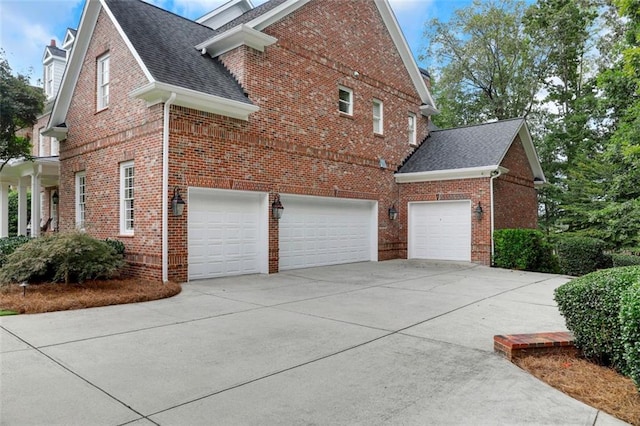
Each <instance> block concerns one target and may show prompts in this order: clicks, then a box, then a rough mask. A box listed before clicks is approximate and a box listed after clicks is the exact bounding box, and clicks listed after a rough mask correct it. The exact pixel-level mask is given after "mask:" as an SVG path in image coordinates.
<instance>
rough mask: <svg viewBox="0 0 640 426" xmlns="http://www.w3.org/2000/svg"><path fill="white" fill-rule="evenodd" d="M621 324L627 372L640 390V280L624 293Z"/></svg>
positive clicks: (621, 304)
mask: <svg viewBox="0 0 640 426" xmlns="http://www.w3.org/2000/svg"><path fill="white" fill-rule="evenodd" d="M620 325H621V327H622V330H621V332H622V345H623V348H624V360H625V362H626V368H627V372H628V375H629V377H631V379H633V382H634V383H635V384H636V386H637V388H638V391H640V280H638V281H637V282H636V283H635V284H634V285H632V286H631V287H629V288H628V289H627V291H625V292H624V293H623V294H622V299H621V301H620Z"/></svg>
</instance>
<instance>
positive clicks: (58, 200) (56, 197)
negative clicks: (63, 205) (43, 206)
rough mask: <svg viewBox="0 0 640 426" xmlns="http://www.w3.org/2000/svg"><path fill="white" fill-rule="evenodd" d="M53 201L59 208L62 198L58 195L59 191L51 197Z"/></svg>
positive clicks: (54, 192)
mask: <svg viewBox="0 0 640 426" xmlns="http://www.w3.org/2000/svg"><path fill="white" fill-rule="evenodd" d="M51 201H52V202H53V205H54V206H57V205H58V203H59V202H60V196H59V195H58V191H53V195H52V196H51Z"/></svg>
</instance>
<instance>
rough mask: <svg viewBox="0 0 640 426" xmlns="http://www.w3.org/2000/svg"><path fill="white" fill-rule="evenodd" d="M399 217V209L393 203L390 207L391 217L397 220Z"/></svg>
mask: <svg viewBox="0 0 640 426" xmlns="http://www.w3.org/2000/svg"><path fill="white" fill-rule="evenodd" d="M397 218H398V210H396V206H395V205H393V206H391V207H390V208H389V219H391V220H396V219H397Z"/></svg>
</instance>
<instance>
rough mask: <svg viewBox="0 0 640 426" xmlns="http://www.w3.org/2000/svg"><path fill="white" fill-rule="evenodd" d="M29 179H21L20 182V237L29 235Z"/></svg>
mask: <svg viewBox="0 0 640 426" xmlns="http://www.w3.org/2000/svg"><path fill="white" fill-rule="evenodd" d="M28 184H29V178H27V177H23V178H20V181H19V182H18V235H27V222H28V220H27V219H28V218H27V185H28Z"/></svg>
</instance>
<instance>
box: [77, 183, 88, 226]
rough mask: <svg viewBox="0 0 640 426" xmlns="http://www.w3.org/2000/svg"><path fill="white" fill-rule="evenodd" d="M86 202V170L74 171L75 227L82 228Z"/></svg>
mask: <svg viewBox="0 0 640 426" xmlns="http://www.w3.org/2000/svg"><path fill="white" fill-rule="evenodd" d="M86 202H87V175H86V172H78V173H76V228H77V229H80V230H84V219H85V205H86Z"/></svg>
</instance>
